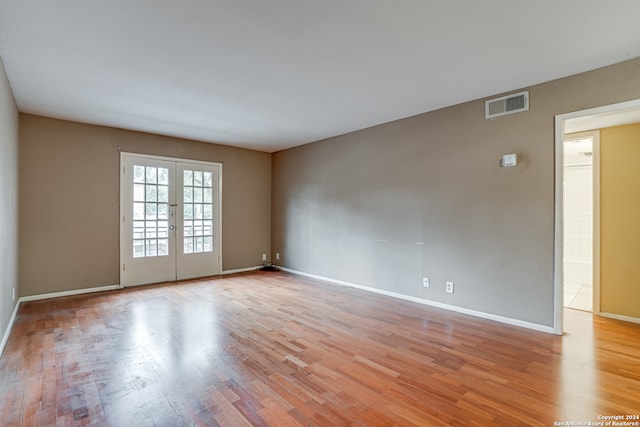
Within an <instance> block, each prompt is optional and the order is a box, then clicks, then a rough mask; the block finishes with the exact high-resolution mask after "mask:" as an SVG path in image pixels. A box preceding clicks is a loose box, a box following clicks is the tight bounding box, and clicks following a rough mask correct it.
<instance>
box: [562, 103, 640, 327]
mask: <svg viewBox="0 0 640 427" xmlns="http://www.w3.org/2000/svg"><path fill="white" fill-rule="evenodd" d="M633 108H640V99H637V100H633V101H627V102H621V103H618V104H611V105H605V106H602V107H596V108H590V109H588V110H581V111H574V112H572V113H565V114H558V115H556V116H555V159H556V160H555V209H554V210H555V212H554V261H553V282H554V310H553V332H554V333H555V334H557V335H562V334H563V333H564V324H563V320H564V319H563V311H564V265H563V264H564V263H563V260H564V224H563V217H564V188H563V182H564V135H565V121H566V120H569V119H575V118H579V117H587V116H598V115H603V114H612V113H616V112H621V111H623V110H628V109H633ZM595 149H596V148H594V150H595ZM596 155H597V157H598V159H599V157H600V155H599V152H598V153H595V152H594V159H595V157H596ZM596 169H598V170H597V171H596ZM599 169H600V165H599V164H597V165H596V163H595V162H594V165H593V171H594V179H598V180H599V176H600V171H599ZM595 196H596V194H595V193H594V205H595V204H596V200H595ZM598 196H599V194H598ZM597 202H598V206H599V200H598V201H597ZM596 215H597V216H596ZM599 217H600V213H599V211H598V210H597V209H596V210H595V211H594V218H593V221H594V227H595V226H596V223H597V227H598V228H597V229H595V228H594V254H593V256H594V278H593V280H594V306H593V312H594V313H595V314H598V313H599V312H600V286H599V282H600V276H599V267H600V254H599V253H596V252H597V251H598V249H599V245H598V248H596V241H595V239H596V233H597V234H598V237H597V239H598V240H599V235H600V230H599V223H600V219H599ZM596 256H597V257H598V258H597V262H596ZM596 266H597V267H596ZM596 268H597V271H596ZM596 274H598V277H597V278H596V277H595V276H596ZM596 280H597V281H598V290H597V295H596V286H595V281H596ZM596 298H597V301H596Z"/></svg>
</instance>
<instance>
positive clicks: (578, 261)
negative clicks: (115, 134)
mask: <svg viewBox="0 0 640 427" xmlns="http://www.w3.org/2000/svg"><path fill="white" fill-rule="evenodd" d="M599 138H600V134H599V132H598V131H590V132H580V133H573V134H566V135H565V137H564V168H563V172H564V201H563V203H564V209H563V211H564V218H563V221H564V241H563V245H564V259H563V269H564V280H563V286H564V307H565V308H572V309H576V310H583V311H593V296H594V292H593V284H594V281H593V276H594V274H593V271H594V267H596V268H597V265H594V256H593V254H594V246H598V243H599V242H598V241H597V240H595V239H594V236H597V234H598V233H594V229H595V228H598V224H597V223H596V221H594V217H595V218H596V219H597V218H598V216H597V214H595V213H596V212H597V211H598V210H599V206H598V204H597V202H598V200H599V197H598V195H599V191H598V187H599V180H597V179H594V177H597V176H598V174H597V173H595V172H596V171H597V170H598V169H599V168H598V164H599V157H598V154H599V150H598V146H599ZM594 165H595V166H594ZM596 252H597V251H596Z"/></svg>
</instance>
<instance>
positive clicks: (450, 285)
mask: <svg viewBox="0 0 640 427" xmlns="http://www.w3.org/2000/svg"><path fill="white" fill-rule="evenodd" d="M446 291H447V292H448V293H450V294H452V293H453V282H447V287H446Z"/></svg>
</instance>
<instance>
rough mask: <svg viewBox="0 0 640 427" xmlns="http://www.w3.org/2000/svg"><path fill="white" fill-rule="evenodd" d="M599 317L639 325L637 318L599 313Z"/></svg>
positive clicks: (639, 320) (639, 321)
mask: <svg viewBox="0 0 640 427" xmlns="http://www.w3.org/2000/svg"><path fill="white" fill-rule="evenodd" d="M600 316H602V317H608V318H609V319H616V320H623V321H625V322H632V323H640V319H638V318H637V317H631V316H623V315H621V314H613V313H603V312H600Z"/></svg>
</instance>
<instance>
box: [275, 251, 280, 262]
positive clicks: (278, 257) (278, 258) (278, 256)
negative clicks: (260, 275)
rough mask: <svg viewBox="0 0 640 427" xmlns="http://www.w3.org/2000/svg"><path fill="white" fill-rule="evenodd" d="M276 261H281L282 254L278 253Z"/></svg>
mask: <svg viewBox="0 0 640 427" xmlns="http://www.w3.org/2000/svg"><path fill="white" fill-rule="evenodd" d="M276 261H280V252H276Z"/></svg>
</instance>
